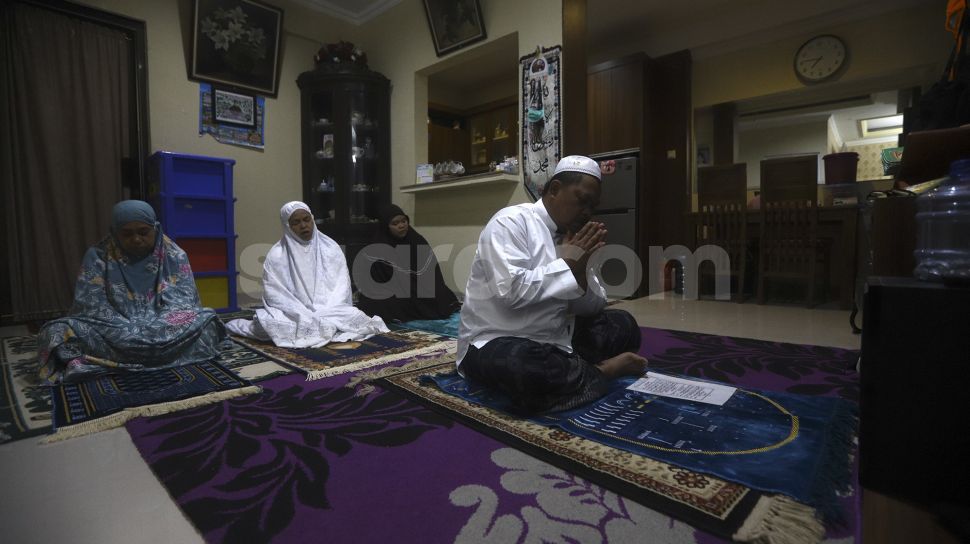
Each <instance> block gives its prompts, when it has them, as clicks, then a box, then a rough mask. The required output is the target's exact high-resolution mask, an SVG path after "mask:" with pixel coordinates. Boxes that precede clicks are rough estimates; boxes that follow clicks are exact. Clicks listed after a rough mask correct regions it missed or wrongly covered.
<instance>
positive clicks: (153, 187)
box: [148, 151, 237, 312]
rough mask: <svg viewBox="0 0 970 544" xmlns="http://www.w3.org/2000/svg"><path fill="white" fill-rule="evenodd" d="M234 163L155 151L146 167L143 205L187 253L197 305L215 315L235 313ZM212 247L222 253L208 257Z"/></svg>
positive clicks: (210, 254) (230, 160)
mask: <svg viewBox="0 0 970 544" xmlns="http://www.w3.org/2000/svg"><path fill="white" fill-rule="evenodd" d="M235 163H236V161H234V160H232V159H220V158H216V157H200V156H198V155H186V154H182V153H171V152H168V151H159V152H157V153H155V154H154V155H152V157H151V168H150V169H149V180H148V181H149V183H148V195H149V202H151V204H152V206H153V207H154V208H155V212H156V213H157V214H158V220H159V221H161V223H162V228H163V229H164V230H165V234H167V235H168V236H169V238H172V239H173V240H175V243H177V244H179V246H181V247H182V249H184V250H185V252H186V253H188V255H189V262H190V263H191V264H192V272H193V274H194V275H195V282H196V285H197V286H198V287H199V296H200V297H201V298H202V305H203V306H208V307H210V308H214V309H215V310H216V311H219V312H228V311H234V310H236V309H237V304H236V274H237V272H236V232H235V224H234V218H233V208H234V205H235V201H236V199H235V198H233V196H232V167H233V165H234V164H235ZM216 249H218V250H219V251H224V252H225V254H224V255H213V254H212V252H213V251H214V250H216Z"/></svg>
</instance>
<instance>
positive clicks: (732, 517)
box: [360, 357, 825, 544]
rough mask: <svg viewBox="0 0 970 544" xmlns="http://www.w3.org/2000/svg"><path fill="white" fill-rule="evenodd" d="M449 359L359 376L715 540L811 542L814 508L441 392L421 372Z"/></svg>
mask: <svg viewBox="0 0 970 544" xmlns="http://www.w3.org/2000/svg"><path fill="white" fill-rule="evenodd" d="M454 365H455V363H454V359H453V358H450V357H449V358H446V359H445V360H441V359H439V360H437V361H415V362H414V363H409V364H408V365H405V366H404V367H401V368H400V369H397V368H384V369H380V370H378V371H376V372H371V373H365V374H362V375H360V379H361V381H363V382H367V381H374V382H375V383H377V384H378V385H380V386H381V387H385V388H387V389H390V390H392V391H396V392H399V393H402V394H404V395H406V396H408V397H409V398H412V399H415V400H417V401H418V402H420V403H422V404H425V405H427V406H428V407H430V408H432V409H434V410H436V411H439V412H441V413H442V414H445V415H447V416H449V417H452V418H454V419H456V420H457V421H460V422H462V423H464V424H466V425H468V426H470V427H472V428H474V429H477V430H479V431H481V432H483V433H485V434H486V435H489V436H491V437H493V438H496V439H498V440H500V441H502V442H505V443H507V444H509V445H511V446H513V447H515V448H517V449H520V450H522V451H524V452H526V453H528V454H530V455H533V456H535V457H537V458H539V459H541V460H543V461H546V462H548V463H550V464H552V465H555V466H558V467H559V468H562V469H564V470H567V471H569V472H571V473H573V474H576V475H578V476H580V477H582V478H585V479H587V480H589V481H591V482H593V483H595V484H597V485H601V486H603V487H604V488H607V489H610V490H612V491H614V492H616V493H618V494H620V495H622V496H624V497H627V498H630V499H632V500H634V501H637V502H639V503H640V504H642V505H644V506H646V507H648V508H652V509H656V510H657V511H659V512H662V513H665V514H667V515H670V516H672V517H674V518H676V519H680V520H681V521H684V522H686V523H689V524H691V525H693V526H694V527H697V528H699V529H702V530H704V531H707V532H709V533H712V534H715V535H718V536H720V537H722V538H727V539H732V540H736V541H741V542H771V543H774V544H789V543H790V544H794V543H799V542H817V541H819V540H821V538H822V536H823V534H824V532H825V529H824V526H823V524H822V522H821V521H820V520H819V519H817V517H816V515H815V511H814V510H813V509H812V508H811V507H808V506H806V505H804V504H801V503H799V502H797V501H795V500H792V499H790V498H788V497H785V496H783V495H770V494H766V493H762V492H760V491H758V490H755V489H752V488H750V487H747V486H744V485H741V484H738V483H734V482H730V481H727V480H723V479H720V478H716V477H713V476H710V475H707V474H702V473H699V472H695V471H692V470H689V469H686V468H682V467H679V466H676V465H673V464H669V463H665V462H662V461H657V460H654V459H650V458H648V457H643V456H641V455H637V454H634V453H631V452H628V451H624V450H620V449H617V448H613V447H610V446H608V445H605V444H602V443H600V442H594V441H592V440H588V439H586V438H583V437H580V436H577V435H575V434H571V433H567V432H564V431H563V430H561V429H559V428H556V427H550V426H546V425H540V424H538V423H536V422H534V421H530V420H527V419H522V418H517V417H514V416H510V415H508V414H505V413H503V412H500V411H498V410H495V409H492V408H489V407H487V406H483V405H481V404H478V403H473V402H469V401H467V400H465V399H463V398H461V397H457V396H455V395H451V394H449V393H446V392H444V391H442V390H441V389H440V388H439V387H437V386H436V385H435V384H434V383H433V382H430V381H429V380H428V379H426V378H423V376H426V375H437V374H446V375H447V374H451V373H453V372H454V368H455V366H454Z"/></svg>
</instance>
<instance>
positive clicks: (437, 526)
mask: <svg viewBox="0 0 970 544" xmlns="http://www.w3.org/2000/svg"><path fill="white" fill-rule="evenodd" d="M643 335H644V344H643V346H644V347H643V349H642V350H641V352H642V353H643V354H644V355H646V356H647V357H649V358H650V360H651V364H652V365H653V366H654V368H656V369H658V370H665V371H670V372H680V373H684V374H690V375H695V376H704V377H706V378H713V379H717V380H722V381H727V382H730V383H735V384H743V385H747V386H751V387H759V388H763V389H772V390H777V391H788V392H794V393H803V394H819V395H827V396H840V397H843V398H849V399H855V398H857V395H858V388H857V376H856V375H855V373H854V371H853V370H852V369H853V368H854V365H855V357H856V354H855V353H854V352H851V351H846V350H838V349H831V348H819V347H810V346H797V345H792V344H778V343H772V342H762V341H756V340H745V339H737V338H725V337H718V336H711V335H704V334H694V333H681V332H674V331H664V330H657V329H643ZM348 379H349V376H347V375H344V376H334V377H330V378H325V379H322V380H318V381H312V382H307V381H305V380H304V378H303V377H302V376H297V375H290V376H283V377H279V378H275V379H272V380H267V381H264V382H262V383H261V384H260V385H261V386H262V387H263V393H261V394H259V395H251V396H249V397H243V398H239V399H233V400H229V401H226V402H222V403H218V404H213V405H209V406H204V407H200V408H197V409H192V410H186V411H183V412H178V413H175V414H170V415H166V416H158V417H153V418H139V419H136V420H133V421H131V422H129V423H128V424H127V428H128V431H129V433H130V434H131V436H132V439H133V441H134V443H135V445H136V446H137V448H138V450H139V451H140V452H141V454H142V456H143V457H144V458H145V460H146V461H147V462H148V464H149V465H150V467H151V468H152V470H153V471H154V472H155V474H156V476H157V477H158V478H159V480H160V481H161V482H162V484H163V485H164V486H165V487H166V488H167V489H168V491H169V493H170V495H171V496H172V497H173V499H174V500H175V501H176V502H177V503H178V505H179V506H180V507H181V508H182V510H183V511H184V512H185V514H186V515H187V517H188V518H189V519H190V520H191V522H192V523H193V524H194V525H195V526H196V528H197V529H198V530H199V532H200V533H201V534H202V535H203V536H204V538H205V539H206V540H207V541H209V542H270V541H272V542H303V541H327V542H382V541H387V542H452V541H459V542H465V541H481V540H486V539H488V540H493V541H497V542H526V541H578V542H599V541H612V542H632V541H643V539H644V535H650V541H654V542H677V543H681V542H683V543H703V544H707V543H712V542H722V540H720V539H718V538H716V537H714V536H711V535H709V534H706V533H703V532H700V531H698V530H696V529H694V528H693V527H691V526H689V525H687V524H685V523H682V522H680V521H677V520H674V519H672V518H670V517H668V516H665V515H662V514H659V513H656V512H654V511H652V510H650V509H648V508H646V507H644V506H642V505H640V504H638V503H636V502H634V501H632V500H629V499H627V498H624V497H622V496H619V495H616V494H614V493H612V492H609V491H606V490H604V489H603V488H601V487H600V486H597V485H595V484H592V483H590V482H588V481H585V480H583V479H581V478H578V477H576V476H575V475H572V474H570V473H568V472H566V471H563V470H561V469H559V468H556V467H554V466H552V465H550V464H548V463H546V462H543V461H541V460H538V459H536V458H534V457H530V456H529V455H526V454H524V453H522V452H520V451H518V450H516V449H514V448H510V447H508V446H506V445H505V444H503V443H502V442H499V441H496V440H494V439H492V438H489V437H487V436H485V435H483V434H480V433H478V432H476V431H474V430H472V429H470V428H468V427H466V426H464V425H461V424H458V423H454V422H453V421H452V420H450V419H447V418H445V417H444V416H441V415H438V414H437V413H436V412H433V411H431V410H430V409H427V408H425V407H423V406H422V405H420V404H417V403H415V402H413V401H410V400H407V399H405V398H404V397H401V396H399V395H398V394H395V393H392V392H388V391H384V390H381V389H378V390H377V391H376V392H374V393H373V394H370V395H368V396H355V392H354V390H353V389H351V388H346V387H343V386H344V385H345V384H346V383H347V381H348ZM845 505H846V509H847V511H848V512H849V516H848V517H849V518H850V520H849V525H848V526H846V527H836V528H831V529H830V530H829V534H828V535H827V536H828V537H829V538H835V539H840V541H851V540H852V539H853V538H857V528H858V523H857V513H858V507H859V501H858V495H857V494H852V495H850V496H847V497H846V499H845ZM841 539H845V540H841Z"/></svg>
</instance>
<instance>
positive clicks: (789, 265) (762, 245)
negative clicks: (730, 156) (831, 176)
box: [758, 155, 827, 308]
mask: <svg viewBox="0 0 970 544" xmlns="http://www.w3.org/2000/svg"><path fill="white" fill-rule="evenodd" d="M758 250H759V255H758V263H759V264H758V304H764V301H765V294H766V293H765V291H766V288H767V287H766V286H767V284H769V282H772V281H775V280H784V281H789V282H791V281H797V282H804V283H805V284H806V306H807V307H809V308H811V307H812V306H813V305H814V304H815V287H816V284H817V283H818V280H819V278H820V276H819V274H818V273H819V271H820V270H824V262H825V259H826V255H827V253H826V252H825V251H823V248H822V247H821V244H820V241H819V237H818V156H817V155H801V156H796V157H784V158H778V159H766V160H763V161H761V233H760V238H759V245H758ZM820 263H821V264H822V265H823V266H821V267H820V266H819V265H820Z"/></svg>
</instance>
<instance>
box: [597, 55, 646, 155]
mask: <svg viewBox="0 0 970 544" xmlns="http://www.w3.org/2000/svg"><path fill="white" fill-rule="evenodd" d="M646 59H647V57H646V55H643V54H642V53H641V54H637V55H631V56H629V57H623V58H621V59H617V60H615V61H609V62H604V63H600V64H597V65H595V66H591V67H590V69H589V78H588V83H587V107H586V111H587V123H588V132H587V153H590V154H593V153H603V152H607V151H618V150H621V149H630V148H640V147H641V144H642V141H641V139H642V135H643V103H644V101H643V97H644V78H645V72H644V63H645V61H646Z"/></svg>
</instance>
